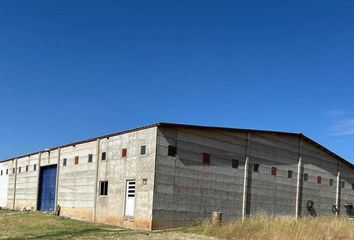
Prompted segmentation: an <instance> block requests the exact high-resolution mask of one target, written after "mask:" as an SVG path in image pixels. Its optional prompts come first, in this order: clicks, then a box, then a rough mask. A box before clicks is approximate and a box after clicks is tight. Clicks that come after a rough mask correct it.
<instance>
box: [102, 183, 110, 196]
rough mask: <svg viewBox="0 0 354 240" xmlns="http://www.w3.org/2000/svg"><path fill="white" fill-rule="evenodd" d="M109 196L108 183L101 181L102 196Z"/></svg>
mask: <svg viewBox="0 0 354 240" xmlns="http://www.w3.org/2000/svg"><path fill="white" fill-rule="evenodd" d="M107 195H108V181H101V182H100V196H107Z"/></svg>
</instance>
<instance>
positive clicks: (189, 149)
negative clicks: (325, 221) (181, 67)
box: [0, 124, 354, 230]
mask: <svg viewBox="0 0 354 240" xmlns="http://www.w3.org/2000/svg"><path fill="white" fill-rule="evenodd" d="M143 145H144V146H146V153H145V154H143V155H142V154H141V153H140V147H141V146H143ZM169 145H171V146H176V147H177V155H176V156H175V157H173V156H168V146H169ZM124 148H126V149H127V156H126V157H123V156H122V149H124ZM103 152H105V153H106V160H102V153H103ZM203 153H208V154H210V164H203ZM90 154H92V162H89V161H88V156H89V155H90ZM76 157H78V158H79V162H78V164H75V158H76ZM246 158H247V159H248V161H247V162H248V171H247V175H248V178H247V179H246V181H245V183H246V185H245V186H246V188H245V186H244V178H245V163H246V161H245V160H246ZM64 159H66V163H67V164H66V166H64V164H63V162H64ZM233 159H236V160H238V167H237V168H232V160H233ZM299 159H302V165H301V168H300V171H301V172H300V177H301V181H300V188H299V189H300V191H299V204H300V206H299V210H300V211H299V215H300V216H306V215H308V214H309V213H308V211H307V207H306V205H307V202H308V201H309V200H311V201H313V202H314V209H315V213H316V215H318V216H321V215H333V214H334V212H333V209H332V206H333V204H335V203H336V196H337V174H338V172H340V182H339V184H340V195H339V200H340V201H339V205H340V206H339V207H340V213H341V214H343V215H345V216H348V215H350V216H352V215H353V212H348V211H347V210H346V209H345V208H344V204H345V203H346V202H349V203H353V202H354V201H353V200H354V190H353V189H352V187H353V186H352V184H353V183H354V175H353V166H352V165H350V164H346V163H344V161H342V160H340V159H339V158H338V157H336V156H334V155H333V154H330V153H329V152H328V151H325V150H324V149H323V148H321V147H319V146H318V145H316V144H315V143H313V142H311V140H309V139H307V138H306V137H302V136H301V135H295V134H286V133H272V132H266V131H247V130H227V129H221V128H203V127H190V126H182V125H169V124H165V125H162V126H161V125H160V126H153V127H147V128H142V129H137V130H134V131H127V132H125V133H121V134H118V135H109V136H107V137H104V138H100V139H92V140H90V141H83V142H79V143H75V144H72V145H65V146H62V147H60V148H55V149H51V150H45V151H43V152H41V153H36V154H30V155H27V156H23V157H20V158H16V159H12V160H9V161H6V162H0V171H1V170H3V175H2V176H0V207H1V206H6V207H8V208H11V209H12V208H13V207H14V208H15V209H20V208H22V207H24V206H26V207H27V208H28V209H36V208H37V196H38V180H39V174H40V168H41V167H43V166H47V165H53V164H55V165H57V194H56V203H57V204H59V205H60V206H61V215H62V216H67V217H71V218H77V219H82V220H88V221H93V222H100V223H107V224H114V225H120V226H124V227H130V228H139V229H148V230H150V229H163V228H170V227H179V226H185V225H188V224H193V223H195V222H198V221H201V220H203V219H205V218H209V217H210V215H211V213H212V212H213V211H221V212H222V213H223V217H224V219H233V218H239V217H241V216H242V213H243V212H245V214H246V215H247V216H249V215H255V214H258V213H260V212H265V213H267V214H270V215H291V216H295V213H296V206H297V189H298V188H297V176H298V163H299ZM254 164H259V171H258V172H255V171H254V169H253V167H254ZM35 165H36V169H35V168H34V166H35ZM20 168H21V172H20V170H19V169H20ZM272 168H276V176H273V175H272V174H271V172H272ZM6 169H8V174H6ZM13 169H14V171H13ZM26 170H27V171H26ZM288 171H291V172H292V176H291V177H290V178H289V177H288ZM304 174H307V175H308V181H303V178H304ZM318 176H320V177H321V183H320V184H319V183H318V182H317V177H318ZM330 179H333V185H330V184H329V182H330ZM127 180H135V182H136V193H135V211H134V217H128V216H125V192H126V187H127ZM100 181H108V195H107V196H100V194H99V183H100ZM342 182H344V185H343V187H342ZM5 186H6V187H5ZM14 187H15V188H14ZM244 192H247V194H246V195H244ZM243 198H245V200H246V201H245V202H243Z"/></svg>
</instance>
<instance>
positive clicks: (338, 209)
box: [336, 168, 341, 216]
mask: <svg viewBox="0 0 354 240" xmlns="http://www.w3.org/2000/svg"><path fill="white" fill-rule="evenodd" d="M340 192H341V178H340V171H339V168H338V171H337V189H336V208H337V212H336V216H339V215H340Z"/></svg>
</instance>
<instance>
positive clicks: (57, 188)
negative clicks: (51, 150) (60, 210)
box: [54, 148, 61, 209]
mask: <svg viewBox="0 0 354 240" xmlns="http://www.w3.org/2000/svg"><path fill="white" fill-rule="evenodd" d="M60 152H61V148H58V156H57V179H56V183H55V204H54V209H57V206H58V195H59V172H60V171H59V170H60Z"/></svg>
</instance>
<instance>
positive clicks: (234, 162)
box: [232, 159, 239, 168]
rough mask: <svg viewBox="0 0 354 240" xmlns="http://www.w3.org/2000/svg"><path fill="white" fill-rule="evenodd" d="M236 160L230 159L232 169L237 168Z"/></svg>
mask: <svg viewBox="0 0 354 240" xmlns="http://www.w3.org/2000/svg"><path fill="white" fill-rule="evenodd" d="M238 162H239V161H238V159H232V168H238Z"/></svg>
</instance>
